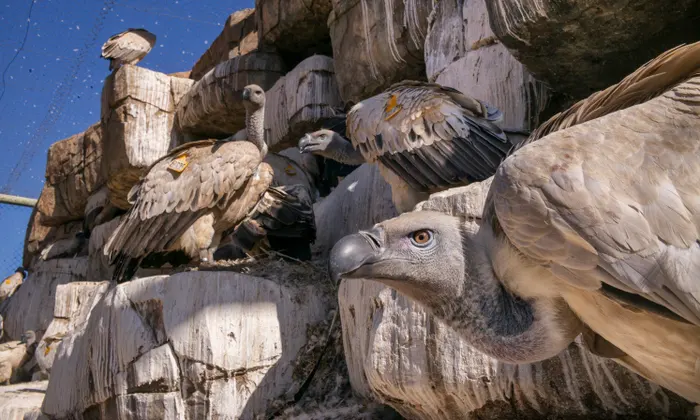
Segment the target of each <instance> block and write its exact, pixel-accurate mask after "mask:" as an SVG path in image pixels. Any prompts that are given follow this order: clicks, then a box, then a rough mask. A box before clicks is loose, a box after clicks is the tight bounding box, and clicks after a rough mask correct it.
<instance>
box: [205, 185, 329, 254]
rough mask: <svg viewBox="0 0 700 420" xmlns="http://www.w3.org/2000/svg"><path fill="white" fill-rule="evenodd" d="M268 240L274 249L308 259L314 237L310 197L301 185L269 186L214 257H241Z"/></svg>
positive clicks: (305, 188)
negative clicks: (229, 241)
mask: <svg viewBox="0 0 700 420" xmlns="http://www.w3.org/2000/svg"><path fill="white" fill-rule="evenodd" d="M265 239H267V243H268V245H269V247H270V249H272V250H273V251H277V252H279V253H280V254H282V255H286V256H289V257H292V258H295V259H298V260H302V261H306V260H309V259H311V244H312V243H313V242H314V241H315V240H316V221H315V218H314V210H313V200H312V199H311V194H310V193H309V190H308V188H307V187H305V186H304V185H301V184H295V185H283V186H279V187H270V188H268V190H267V191H266V192H265V194H263V196H262V198H261V200H260V201H259V202H258V204H257V205H256V206H255V209H253V211H252V212H251V214H250V216H249V217H247V218H246V220H245V221H243V222H242V223H241V224H240V225H239V226H238V227H237V228H236V230H235V232H234V233H233V234H232V235H231V243H229V244H227V245H226V246H224V247H222V248H219V250H217V252H216V254H218V255H215V259H217V260H218V259H235V258H241V257H243V256H244V254H250V253H252V252H253V251H254V249H256V247H257V246H259V245H260V243H261V241H263V240H265Z"/></svg>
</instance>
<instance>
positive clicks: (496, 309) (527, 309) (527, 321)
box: [436, 225, 568, 363]
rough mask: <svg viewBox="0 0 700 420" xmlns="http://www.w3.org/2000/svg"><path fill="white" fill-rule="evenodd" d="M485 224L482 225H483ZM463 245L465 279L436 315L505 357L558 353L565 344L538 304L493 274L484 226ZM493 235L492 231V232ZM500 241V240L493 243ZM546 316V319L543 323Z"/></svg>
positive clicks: (527, 357) (525, 358)
mask: <svg viewBox="0 0 700 420" xmlns="http://www.w3.org/2000/svg"><path fill="white" fill-rule="evenodd" d="M483 226H484V225H482V227H483ZM479 233H480V234H481V235H479V234H477V235H476V236H475V237H473V238H468V237H467V238H465V240H464V241H463V242H464V245H463V255H464V256H465V261H464V267H465V269H464V278H463V283H462V287H461V290H459V291H455V293H454V294H453V295H452V296H453V297H451V298H449V301H447V302H443V303H441V304H440V305H439V309H438V312H439V313H436V315H437V316H439V317H441V318H442V319H444V320H445V321H446V322H447V324H448V325H450V326H452V327H453V328H454V329H455V330H457V331H458V332H460V334H461V335H462V336H463V337H464V338H465V339H467V341H468V342H470V343H471V344H472V345H474V347H476V348H478V349H479V350H481V351H482V352H484V353H486V354H488V355H490V356H492V357H494V358H496V359H499V360H502V361H506V362H510V363H530V362H534V361H539V360H542V359H543V358H546V357H543V356H544V355H546V356H547V357H551V356H554V355H556V354H557V353H559V351H560V350H561V348H559V347H560V346H561V345H564V347H565V346H566V345H568V342H567V343H566V344H563V343H561V341H562V340H560V339H559V338H558V337H555V336H552V335H551V332H552V331H553V329H552V328H551V326H550V325H545V323H546V322H547V321H546V320H549V317H547V316H546V314H545V316H543V314H542V312H543V308H541V306H540V305H539V304H538V303H539V302H537V301H533V300H522V299H519V298H517V297H515V296H513V295H512V294H511V293H510V292H509V291H508V290H506V288H505V287H504V286H503V284H502V283H501V282H500V281H499V279H498V278H497V276H496V274H495V273H494V270H493V266H492V264H491V260H490V256H489V254H490V252H489V249H490V247H491V246H497V245H494V244H492V243H484V242H489V241H483V240H481V239H482V238H483V236H482V235H483V234H484V232H483V229H482V230H481V231H480V232H479ZM488 235H491V236H489V237H492V234H489V233H487V236H488ZM490 242H495V241H490ZM543 319H544V320H545V321H543Z"/></svg>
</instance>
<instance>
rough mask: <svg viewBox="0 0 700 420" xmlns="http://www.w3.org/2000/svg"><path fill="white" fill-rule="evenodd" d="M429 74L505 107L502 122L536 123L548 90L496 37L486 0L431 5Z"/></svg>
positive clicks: (509, 125)
mask: <svg viewBox="0 0 700 420" xmlns="http://www.w3.org/2000/svg"><path fill="white" fill-rule="evenodd" d="M425 63H426V68H427V75H428V79H429V80H431V81H435V82H437V83H440V84H443V85H446V86H450V87H453V88H455V89H458V90H460V91H462V92H464V93H465V94H467V95H469V96H472V97H474V98H477V99H480V100H483V101H486V102H487V103H489V104H491V105H494V106H496V107H497V108H498V109H500V110H501V112H503V123H502V126H503V127H507V128H511V129H525V130H532V129H535V128H536V127H537V126H538V125H539V123H540V122H541V119H540V116H541V114H542V112H543V111H544V110H545V108H546V106H547V103H548V100H549V91H548V89H547V87H546V86H545V85H544V84H543V83H541V82H538V81H537V80H535V78H534V77H533V76H532V75H531V74H530V73H528V71H527V70H526V69H525V67H524V66H523V65H522V64H521V63H520V62H518V61H517V60H516V59H515V58H514V57H513V56H512V55H511V54H510V52H509V51H508V49H506V47H505V46H504V45H503V44H501V43H500V41H498V39H497V38H496V37H495V36H494V34H493V32H492V31H491V28H490V27H489V21H488V13H487V10H486V1H485V0H474V1H465V0H446V1H440V2H438V3H437V4H436V6H435V11H434V14H433V19H432V21H431V24H430V27H429V29H428V36H427V38H426V43H425Z"/></svg>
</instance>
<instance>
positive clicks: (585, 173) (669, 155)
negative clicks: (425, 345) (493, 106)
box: [330, 43, 700, 403]
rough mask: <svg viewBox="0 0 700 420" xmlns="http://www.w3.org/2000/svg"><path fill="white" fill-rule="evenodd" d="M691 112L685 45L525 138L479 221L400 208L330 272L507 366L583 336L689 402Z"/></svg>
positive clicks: (696, 325)
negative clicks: (449, 330)
mask: <svg viewBox="0 0 700 420" xmlns="http://www.w3.org/2000/svg"><path fill="white" fill-rule="evenodd" d="M698 115H700V43H694V44H690V45H681V46H679V47H676V48H674V49H671V50H669V51H666V52H665V53H663V54H661V55H660V56H658V57H657V58H655V59H653V60H651V61H649V62H648V63H646V64H645V65H644V66H642V67H641V68H639V69H637V70H636V71H635V72H634V73H632V74H631V75H630V76H628V77H627V78H625V79H623V80H622V81H621V82H620V83H618V84H617V85H614V86H612V87H610V88H608V89H606V90H605V91H602V92H598V93H596V94H594V95H593V96H591V97H589V98H588V99H584V100H582V101H581V102H579V103H577V104H576V105H574V106H573V107H572V108H571V110H569V111H567V112H564V113H562V114H559V115H556V116H554V117H553V118H552V119H551V120H550V121H549V122H548V123H545V125H544V126H543V129H542V131H541V132H535V133H533V138H532V139H531V140H536V139H537V138H538V136H542V138H541V139H539V140H537V141H530V142H529V144H527V145H525V146H523V147H522V148H520V149H518V150H517V151H515V152H514V153H513V154H512V155H510V156H509V157H508V158H507V159H505V160H504V162H503V163H502V164H501V166H500V167H499V168H498V170H497V171H496V173H495V175H494V177H493V180H492V183H491V187H490V190H489V192H488V196H487V198H486V203H485V205H484V210H483V214H482V219H481V221H480V223H479V224H478V227H473V226H476V224H474V223H469V220H468V219H467V218H466V217H464V216H463V215H448V214H444V213H439V212H430V211H416V212H411V213H405V214H402V215H400V216H399V217H397V218H394V219H390V220H387V221H384V222H381V223H378V224H376V225H375V226H374V227H373V228H372V229H370V230H368V231H361V232H359V233H357V234H354V235H348V236H346V237H344V238H343V239H341V240H340V241H339V242H338V243H337V244H336V245H335V246H334V248H333V250H332V251H331V256H330V271H331V275H332V277H333V278H334V279H335V280H336V281H337V280H339V279H341V278H346V279H353V278H367V279H372V280H376V281H380V282H382V283H384V284H386V285H388V286H391V287H393V288H395V289H397V290H398V291H400V292H402V293H404V294H406V295H407V296H409V297H411V298H413V299H415V300H416V301H418V302H420V303H421V304H422V305H423V306H424V307H425V308H426V309H427V310H428V311H430V312H432V313H433V314H434V315H435V316H437V317H439V318H441V319H442V320H444V321H445V322H446V323H447V324H448V325H451V326H452V327H453V328H454V329H455V330H456V331H458V332H459V333H460V334H461V335H462V336H463V337H464V338H465V340H468V341H469V342H470V343H471V344H472V345H473V346H474V347H475V348H477V349H479V350H481V351H482V352H484V353H486V354H489V355H491V356H492V357H495V358H497V359H500V360H503V361H506V362H511V363H530V362H535V361H539V360H543V359H546V358H549V357H552V356H554V355H556V354H557V353H559V352H560V351H562V350H563V349H564V348H566V347H567V345H568V344H569V343H570V342H571V341H572V340H574V338H575V337H576V336H577V335H578V334H579V333H581V332H586V330H587V329H588V330H590V331H591V332H592V334H593V337H592V339H591V336H590V334H588V339H587V344H588V345H589V346H593V349H592V350H593V351H594V353H595V352H596V350H600V352H601V353H605V354H603V355H604V356H607V357H610V358H612V359H613V360H615V361H616V362H618V363H620V364H621V365H623V366H625V367H627V368H629V369H630V370H632V371H634V372H636V373H638V374H640V375H641V376H643V377H646V378H647V379H649V380H651V381H653V382H655V383H657V384H659V385H661V386H663V387H665V388H667V389H669V390H671V391H673V392H675V393H677V394H679V395H681V396H683V397H684V398H686V399H688V400H690V401H693V402H696V403H700V245H699V239H700V134H698V133H700V118H698ZM598 346H599V347H598ZM598 354H600V353H598Z"/></svg>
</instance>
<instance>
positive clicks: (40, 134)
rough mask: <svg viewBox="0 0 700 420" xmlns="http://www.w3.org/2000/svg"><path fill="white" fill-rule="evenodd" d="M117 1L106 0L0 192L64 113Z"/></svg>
mask: <svg viewBox="0 0 700 420" xmlns="http://www.w3.org/2000/svg"><path fill="white" fill-rule="evenodd" d="M116 2H117V0H105V1H104V5H103V7H102V10H100V13H99V15H98V16H97V19H96V20H95V24H94V25H93V27H92V31H91V33H90V35H91V36H90V39H89V40H88V41H87V42H86V43H85V45H83V48H82V49H81V50H80V52H79V53H78V57H77V58H76V61H75V63H74V64H73V66H72V67H71V69H70V70H69V71H68V74H66V77H65V78H64V79H63V81H62V82H61V83H60V84H59V85H58V87H57V88H56V90H55V91H54V94H53V97H52V98H51V103H50V104H49V109H48V111H47V112H46V114H45V115H44V119H43V120H42V121H41V123H40V124H39V126H38V127H37V129H36V130H35V131H34V134H33V135H32V136H31V137H30V138H29V140H27V142H26V143H25V145H24V148H23V149H22V154H21V155H20V157H19V159H18V160H17V163H16V164H15V167H14V168H13V169H12V171H11V172H10V174H9V176H8V177H7V182H6V183H5V185H4V186H3V187H2V188H1V189H0V192H2V193H5V194H6V193H8V192H9V191H10V189H11V188H12V185H13V184H14V183H15V182H16V181H17V180H18V179H19V176H20V174H21V173H22V172H23V171H24V169H25V168H26V167H27V165H29V163H30V162H31V160H32V159H33V158H34V155H36V152H37V151H38V149H39V148H40V147H41V146H42V144H43V142H44V137H46V135H47V134H48V133H49V132H50V131H51V130H52V129H53V126H54V125H55V124H56V122H57V121H58V119H59V118H60V117H61V115H62V114H63V108H64V107H65V105H66V100H67V98H68V97H69V96H70V95H71V93H72V91H73V84H74V83H75V80H76V79H77V75H78V72H79V71H80V67H81V66H82V65H83V62H84V61H85V58H86V56H87V53H88V52H89V51H92V49H93V47H94V44H95V42H96V41H97V37H98V35H99V34H100V31H101V30H102V26H103V25H104V20H105V18H106V17H107V15H108V14H109V12H111V11H112V7H113V6H114V5H115V3H116Z"/></svg>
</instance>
